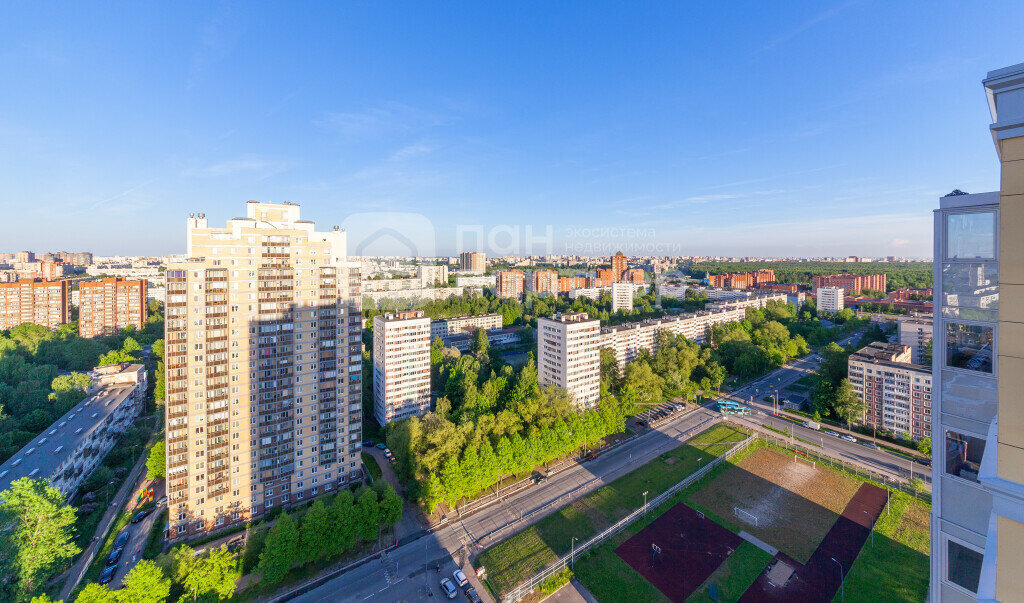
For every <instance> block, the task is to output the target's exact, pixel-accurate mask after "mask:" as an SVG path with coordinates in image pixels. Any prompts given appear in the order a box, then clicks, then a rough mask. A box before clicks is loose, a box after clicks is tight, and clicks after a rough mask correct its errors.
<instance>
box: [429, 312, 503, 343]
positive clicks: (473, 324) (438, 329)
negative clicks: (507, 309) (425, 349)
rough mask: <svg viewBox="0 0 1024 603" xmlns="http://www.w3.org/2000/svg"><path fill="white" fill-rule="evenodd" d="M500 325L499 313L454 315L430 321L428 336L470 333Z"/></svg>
mask: <svg viewBox="0 0 1024 603" xmlns="http://www.w3.org/2000/svg"><path fill="white" fill-rule="evenodd" d="M501 327H502V316H501V314H478V315H476V316H456V317H455V318H438V319H437V320H432V321H430V338H431V339H437V338H444V337H448V336H451V335H463V334H468V333H472V332H473V331H475V330H477V329H484V330H487V331H490V330H492V329H500V328H501Z"/></svg>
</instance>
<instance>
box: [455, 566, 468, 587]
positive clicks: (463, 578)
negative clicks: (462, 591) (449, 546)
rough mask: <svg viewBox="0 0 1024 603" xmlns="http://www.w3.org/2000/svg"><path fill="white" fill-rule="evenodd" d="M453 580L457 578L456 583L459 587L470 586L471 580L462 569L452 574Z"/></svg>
mask: <svg viewBox="0 0 1024 603" xmlns="http://www.w3.org/2000/svg"><path fill="white" fill-rule="evenodd" d="M452 578H455V583H456V584H458V585H459V586H465V585H467V584H469V580H467V579H466V574H464V573H463V572H462V570H460V569H457V570H455V571H454V572H452Z"/></svg>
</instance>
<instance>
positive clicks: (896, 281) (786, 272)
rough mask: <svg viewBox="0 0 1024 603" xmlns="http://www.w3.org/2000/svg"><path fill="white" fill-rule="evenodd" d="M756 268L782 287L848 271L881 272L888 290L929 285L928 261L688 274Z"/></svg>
mask: <svg viewBox="0 0 1024 603" xmlns="http://www.w3.org/2000/svg"><path fill="white" fill-rule="evenodd" d="M759 268H769V269H771V270H774V271H775V281H776V282H778V283H784V284H800V285H809V284H811V277H812V276H819V275H825V274H840V273H843V272H850V273H856V274H882V273H885V275H886V286H887V287H888V289H889V291H893V290H895V289H900V288H904V287H907V288H911V289H926V288H930V287H931V286H932V263H931V262H868V263H864V264H861V263H857V264H847V263H845V262H697V263H694V264H691V265H690V267H689V269H688V272H689V274H690V276H692V277H694V278H704V275H705V274H707V273H711V274H726V273H730V272H751V271H753V270H757V269H759Z"/></svg>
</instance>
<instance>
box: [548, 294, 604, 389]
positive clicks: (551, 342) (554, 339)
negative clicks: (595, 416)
mask: <svg viewBox="0 0 1024 603" xmlns="http://www.w3.org/2000/svg"><path fill="white" fill-rule="evenodd" d="M600 345H601V321H599V320H598V319H596V318H590V317H589V316H588V315H587V313H586V312H576V313H571V314H555V315H554V316H552V317H551V318H538V319H537V376H538V381H539V382H540V384H541V385H557V386H558V387H561V388H562V389H564V390H566V391H567V392H569V395H570V396H572V400H573V403H574V404H576V405H577V406H580V407H582V408H592V407H594V406H596V405H597V403H598V402H599V401H600V399H601V351H600Z"/></svg>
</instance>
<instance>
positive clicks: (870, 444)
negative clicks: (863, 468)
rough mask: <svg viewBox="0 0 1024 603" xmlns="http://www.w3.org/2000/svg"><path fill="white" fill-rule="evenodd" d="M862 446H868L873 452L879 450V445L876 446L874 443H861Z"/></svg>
mask: <svg viewBox="0 0 1024 603" xmlns="http://www.w3.org/2000/svg"><path fill="white" fill-rule="evenodd" d="M860 444H861V446H867V447H868V448H870V449H872V450H878V444H875V443H874V442H861V443H860Z"/></svg>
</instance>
